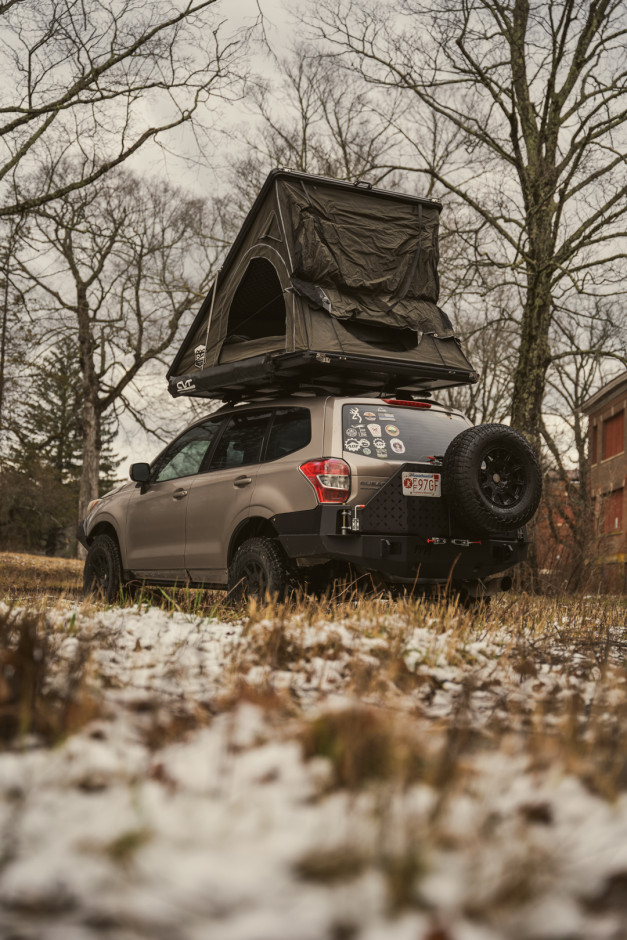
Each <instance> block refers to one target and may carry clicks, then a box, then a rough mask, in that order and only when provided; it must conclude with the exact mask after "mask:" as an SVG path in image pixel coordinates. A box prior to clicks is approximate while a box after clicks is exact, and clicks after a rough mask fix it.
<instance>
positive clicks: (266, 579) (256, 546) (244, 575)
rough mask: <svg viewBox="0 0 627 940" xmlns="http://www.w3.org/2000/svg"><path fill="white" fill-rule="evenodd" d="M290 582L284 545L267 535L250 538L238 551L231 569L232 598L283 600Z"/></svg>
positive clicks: (230, 589)
mask: <svg viewBox="0 0 627 940" xmlns="http://www.w3.org/2000/svg"><path fill="white" fill-rule="evenodd" d="M289 581H290V578H289V571H288V568H287V565H286V563H285V557H284V555H283V552H282V551H281V546H280V545H279V544H278V543H277V542H275V541H274V539H269V538H265V537H263V536H259V537H258V538H254V539H248V540H247V541H246V542H244V543H243V544H242V545H240V547H239V548H238V549H237V551H236V552H235V555H234V557H233V561H232V562H231V564H230V566H229V583H228V588H229V599H230V600H232V601H240V600H243V599H246V598H254V599H255V600H257V601H261V602H263V601H265V600H266V598H267V597H268V596H270V597H272V598H279V599H281V598H282V597H283V596H284V595H285V592H286V589H287V588H288V586H289Z"/></svg>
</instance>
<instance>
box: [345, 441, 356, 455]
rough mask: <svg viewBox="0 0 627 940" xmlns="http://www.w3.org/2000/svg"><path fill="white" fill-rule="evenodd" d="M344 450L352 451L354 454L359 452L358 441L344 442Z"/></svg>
mask: <svg viewBox="0 0 627 940" xmlns="http://www.w3.org/2000/svg"><path fill="white" fill-rule="evenodd" d="M344 450H350V451H352V452H353V453H354V452H355V451H358V450H359V442H358V441H344Z"/></svg>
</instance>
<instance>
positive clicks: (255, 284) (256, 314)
mask: <svg viewBox="0 0 627 940" xmlns="http://www.w3.org/2000/svg"><path fill="white" fill-rule="evenodd" d="M264 336H285V300H284V297H283V290H282V288H281V282H280V281H279V276H278V274H277V273H276V271H275V269H274V265H273V264H272V263H271V262H270V261H267V260H266V259H265V258H253V260H252V261H251V262H250V264H249V265H248V267H247V269H246V272H245V274H244V276H243V277H242V280H241V281H240V283H239V286H238V288H237V290H236V291H235V295H234V297H233V300H232V302H231V308H230V310H229V323H228V331H227V338H226V342H227V343H228V342H243V341H245V340H248V339H261V338H262V337H264Z"/></svg>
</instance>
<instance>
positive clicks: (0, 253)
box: [0, 218, 28, 457]
mask: <svg viewBox="0 0 627 940" xmlns="http://www.w3.org/2000/svg"><path fill="white" fill-rule="evenodd" d="M1 231H2V237H3V240H2V247H1V248H0V434H2V443H4V442H5V440H6V433H7V431H8V429H9V424H10V422H9V421H8V414H9V410H10V402H11V399H12V396H13V394H14V388H15V373H16V372H17V371H18V363H19V362H20V361H22V360H23V358H24V353H25V347H26V344H27V342H28V330H27V329H26V330H25V328H24V322H23V321H24V317H23V312H24V296H23V294H22V291H21V290H20V288H19V287H18V285H17V283H16V273H17V260H16V252H17V249H18V245H19V244H20V238H21V236H22V234H23V231H24V222H23V220H22V219H20V218H13V219H9V220H8V221H7V222H5V223H4V225H2V229H1ZM1 456H2V450H0V457H1Z"/></svg>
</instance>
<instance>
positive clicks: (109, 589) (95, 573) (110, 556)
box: [83, 534, 122, 604]
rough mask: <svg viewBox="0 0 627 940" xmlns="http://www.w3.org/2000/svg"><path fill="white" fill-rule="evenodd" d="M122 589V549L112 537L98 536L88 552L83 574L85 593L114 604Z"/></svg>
mask: <svg viewBox="0 0 627 940" xmlns="http://www.w3.org/2000/svg"><path fill="white" fill-rule="evenodd" d="M121 587H122V562H121V558H120V549H119V548H118V544H117V542H116V541H115V539H114V538H112V537H111V536H110V535H104V534H103V535H97V536H96V538H95V539H94V540H93V542H92V543H91V545H90V546H89V549H88V550H87V558H86V559H85V568H84V572H83V593H84V594H95V595H96V596H97V597H99V598H101V599H102V600H105V601H108V603H110V604H111V603H113V602H114V601H116V600H117V599H118V597H119V594H120V588H121Z"/></svg>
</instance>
